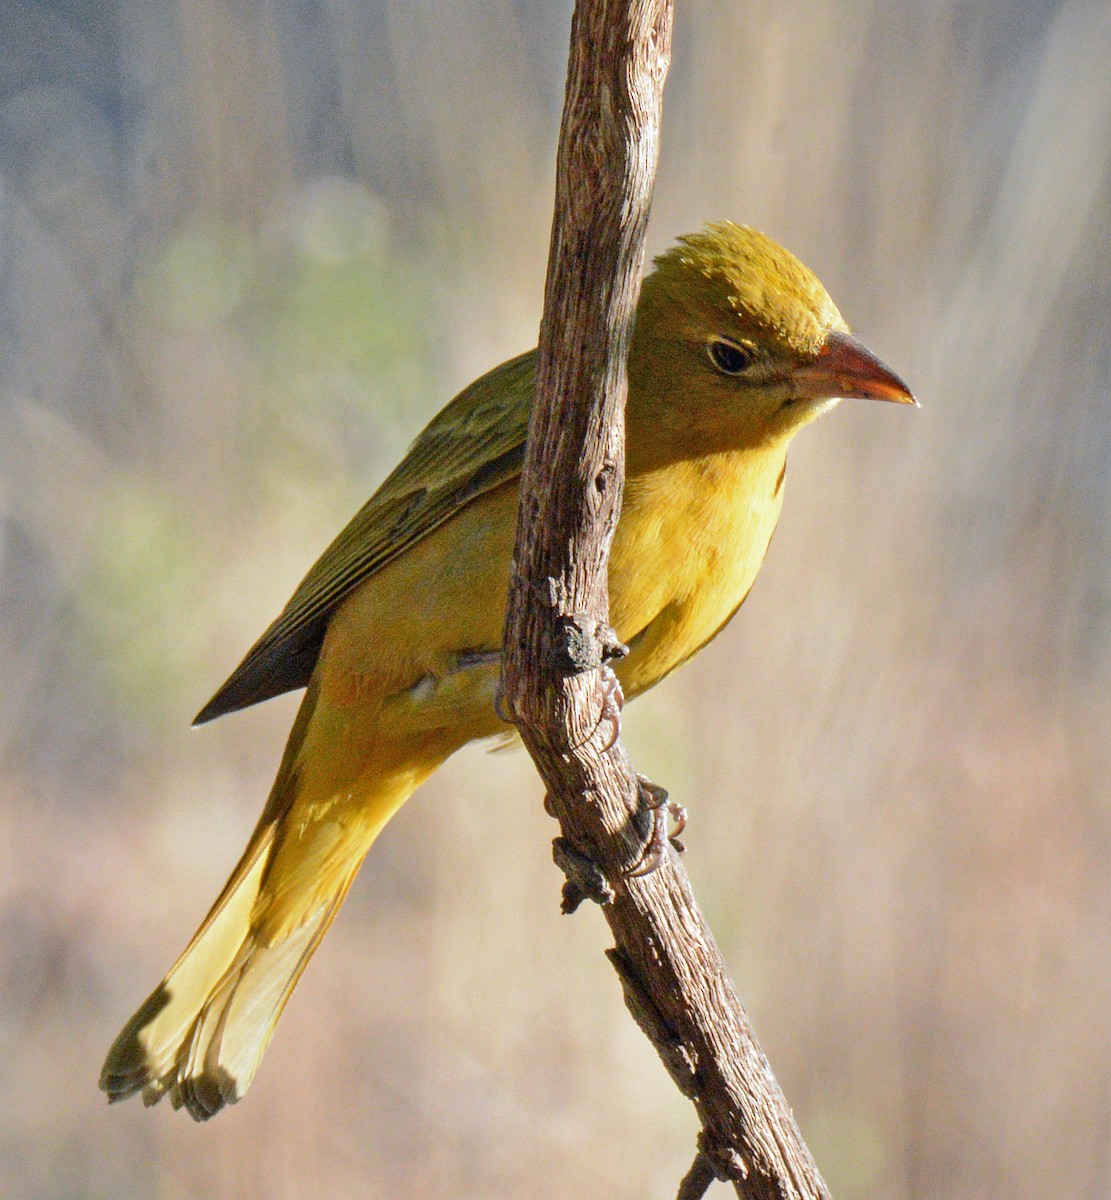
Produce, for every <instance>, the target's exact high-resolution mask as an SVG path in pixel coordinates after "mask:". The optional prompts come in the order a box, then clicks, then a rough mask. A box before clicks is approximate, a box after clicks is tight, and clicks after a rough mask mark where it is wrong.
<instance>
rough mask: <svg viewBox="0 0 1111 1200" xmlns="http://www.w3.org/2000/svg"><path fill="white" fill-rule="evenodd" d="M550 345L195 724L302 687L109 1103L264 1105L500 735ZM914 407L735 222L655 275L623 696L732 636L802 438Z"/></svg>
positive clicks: (276, 630)
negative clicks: (260, 804) (385, 872)
mask: <svg viewBox="0 0 1111 1200" xmlns="http://www.w3.org/2000/svg"><path fill="white" fill-rule="evenodd" d="M535 366H536V352H535V351H532V352H530V353H526V354H523V355H520V356H519V357H517V358H514V359H511V360H510V361H508V362H506V363H504V364H502V365H501V366H499V367H496V368H495V369H494V370H492V371H490V372H489V373H488V374H486V375H484V376H482V377H481V378H480V379H478V380H477V381H476V382H475V383H472V384H471V385H470V386H469V387H467V388H465V389H464V390H463V391H462V392H461V393H460V394H459V395H458V396H456V397H455V399H453V400H452V401H451V402H450V403H449V404H448V405H447V406H446V407H445V408H444V409H443V410H442V411H441V412H440V413H439V415H438V416H436V417H435V418H434V419H433V420H432V421H431V422H430V423H429V424H428V426H427V427H426V428H425V429H424V431H423V432H422V433H421V434H420V435H419V436H418V437H417V439H416V440H415V442H414V443H413V444H412V446H411V447H410V449H409V451H408V453H407V454H406V456H405V457H404V458H403V460H402V461H401V463H400V465H399V466H398V467H397V468H396V469H395V470H394V471H393V472H392V474H390V475H389V476H388V477H387V478H386V480H385V482H384V483H383V484H382V485H381V486H380V487H379V489H378V490H377V491H376V492H375V493H374V495H373V496H372V497H371V499H370V500H369V501H368V502H367V503H366V505H365V506H364V507H363V508H362V509H361V510H360V511H359V512H358V513H357V514H356V515H355V517H354V518H353V519H352V520H351V522H350V523H349V524H348V525H347V527H346V528H345V529H344V530H343V531H342V532H341V533H340V534H339V536H338V537H337V538H336V539H335V541H333V542H332V544H331V545H330V546H329V547H328V548H327V549H326V550H325V551H324V553H323V555H322V556H321V557H320V559H319V560H318V562H317V563H316V565H315V566H313V567H312V568H311V570H310V571H309V572H308V574H307V575H306V576H305V578H304V580H303V581H302V583H301V584H300V585H299V587H298V588H297V590H296V591H295V592H294V594H293V596H292V598H291V599H290V601H289V602H288V604H287V605H286V606H285V608H284V609H283V610H282V611H281V613H280V614H279V616H278V617H277V619H276V620H275V621H274V622H273V623H272V624H271V625H270V627H269V628H268V629H267V630H266V631H265V632H264V633H263V634H262V636H261V637H260V638H259V640H258V641H257V642H256V643H255V645H254V646H253V647H252V648H251V650H250V651H249V652H248V653H247V655H246V657H245V658H244V659H243V661H242V663H241V664H240V665H239V667H238V668H237V669H236V670H235V671H234V672H233V674H232V675H231V676H230V678H229V679H228V680H227V682H226V683H225V684H224V685H223V686H222V687H221V688H220V689H219V691H218V692H217V693H216V694H215V695H214V696H213V698H212V699H211V700H210V701H209V702H208V704H206V705H205V707H204V708H203V709H202V710H201V711H200V713H199V714H198V715H197V718H196V721H195V724H202V723H204V722H207V721H210V720H212V719H213V718H216V717H219V716H223V715H225V714H227V713H231V712H234V711H236V710H238V709H242V708H245V707H247V706H248V705H252V704H256V703H258V702H260V701H263V700H266V699H268V698H270V697H272V696H277V695H280V694H282V693H284V692H287V691H292V690H296V689H301V688H303V689H305V694H304V697H303V699H302V701H301V705H300V708H299V710H298V712H297V716H296V718H295V720H294V724H293V728H292V731H291V733H290V736H289V740H288V743H287V745H286V748H285V752H284V754H283V756H282V759H281V762H280V765H279V768H278V772H277V777H276V779H275V782H274V785H273V788H272V790H271V792H270V795H269V798H268V799H267V801H266V805H265V807H264V809H263V812H262V815H261V817H260V818H259V821H258V824H257V825H256V826H255V828H254V832H253V833H252V834H251V837H250V840H249V842H248V844H247V848H246V850H245V851H244V852H243V855H242V857H241V858H240V859H239V862H238V863H237V864H236V866H235V868H234V870H233V871H232V873H231V876H230V878H229V879H228V881H227V883H226V885H225V887H224V889H223V891H222V892H221V893H220V894H219V896H218V897H217V899H216V901H215V903H214V904H213V906H212V909H211V910H210V912H209V913H208V915H207V916H206V917H205V919H204V921H203V923H202V924H201V926H200V928H199V929H198V931H197V933H196V934H195V936H194V937H193V939H192V941H190V943H189V944H188V946H187V947H186V949H185V951H184V952H183V953H182V955H181V957H180V958H179V959H178V960H177V962H176V963H175V964H174V965H173V966H172V967H171V968H170V971H169V973H168V974H167V975H166V977H165V978H164V979H163V981H162V982H161V983H160V984H159V985H158V987H157V988H156V989H155V990H154V992H153V993H152V994H151V995H150V996H149V998H148V999H147V1000H146V1001H145V1003H143V1005H142V1006H141V1007H140V1008H139V1009H138V1011H137V1012H136V1013H135V1015H134V1016H133V1017H132V1019H131V1020H130V1021H129V1022H128V1023H127V1025H126V1026H125V1027H124V1029H123V1030H122V1032H121V1033H120V1035H119V1037H118V1038H117V1039H116V1041H115V1043H114V1044H113V1045H112V1047H111V1049H110V1051H109V1053H108V1056H107V1059H106V1061H105V1064H104V1068H103V1072H102V1074H101V1078H100V1087H101V1088H102V1090H103V1091H105V1092H106V1093H107V1094H108V1098H109V1100H110V1101H117V1100H122V1099H124V1098H126V1097H128V1096H131V1095H134V1094H135V1093H141V1094H142V1097H143V1100H144V1102H145V1103H147V1104H148V1105H149V1104H153V1103H156V1102H157V1101H159V1100H160V1099H161V1098H162V1097H163V1096H166V1095H168V1096H169V1098H170V1101H171V1103H172V1105H173V1107H175V1108H181V1107H184V1108H185V1109H186V1110H187V1111H188V1113H189V1114H190V1115H191V1116H192V1117H193V1118H194V1119H196V1120H199V1121H200V1120H206V1119H208V1118H209V1117H211V1116H213V1115H214V1114H215V1113H217V1112H218V1111H220V1110H221V1109H222V1108H223V1107H224V1106H225V1105H227V1104H230V1103H234V1102H236V1101H238V1100H240V1099H241V1098H242V1097H243V1096H244V1095H245V1093H246V1092H247V1089H248V1087H249V1086H250V1084H251V1081H252V1079H253V1078H254V1076H255V1072H256V1070H257V1069H258V1066H259V1063H260V1061H261V1059H262V1057H263V1054H264V1052H265V1050H266V1048H267V1045H268V1044H269V1042H270V1038H271V1035H272V1033H273V1031H274V1027H275V1025H276V1023H277V1021H278V1018H279V1016H280V1014H281V1012H282V1009H283V1008H284V1006H285V1004H286V1001H287V1000H288V999H289V996H290V994H291V992H292V991H293V988H294V986H295V985H296V983H297V981H298V979H299V978H300V976H301V973H302V972H303V970H304V969H305V966H306V964H307V963H308V960H309V958H310V957H311V956H312V954H313V952H314V951H315V950H316V948H317V946H318V945H319V944H320V941H321V938H323V936H324V934H325V933H326V932H327V930H328V928H329V926H330V925H331V923H332V921H333V919H334V918H335V916H336V913H337V912H338V910H339V908H340V905H341V904H342V902H343V900H344V897H345V896H346V894H347V891H348V889H349V888H350V886H351V883H352V881H353V880H354V878H355V875H356V873H357V871H358V870H359V867H360V866H361V864H362V862H363V859H364V857H365V856H366V854H367V852H368V850H369V849H370V847H371V844H372V843H373V842H374V840H375V838H376V837H377V836H378V834H379V833H380V832H381V830H382V829H383V827H384V826H385V825H386V823H387V822H388V821H389V820H390V818H391V817H392V816H393V815H394V814H395V813H396V812H397V810H398V809H399V808H400V806H401V805H402V804H403V803H404V802H405V801H406V800H407V799H408V798H409V796H410V795H411V794H412V793H413V792H414V791H415V790H416V789H417V787H419V785H420V784H421V783H422V782H423V781H424V780H425V779H427V778H428V776H429V775H430V774H432V772H434V771H435V770H436V769H437V768H438V767H439V766H440V765H441V764H442V763H443V762H444V761H445V760H446V759H447V758H448V757H449V756H450V755H451V754H452V753H454V752H455V751H456V750H458V749H459V748H460V747H462V746H463V745H464V744H466V743H468V742H471V741H474V740H476V739H483V738H493V737H497V736H498V735H503V736H504V734H505V733H506V731H507V726H506V724H505V722H504V720H503V718H502V715H500V714H499V704H498V699H499V686H500V674H501V644H502V635H503V622H504V614H505V604H506V595H507V587H508V580H509V574H510V564H511V560H512V555H513V544H514V535H515V524H516V511H517V502H518V494H519V484H520V472H521V468H522V463H523V460H524V448H525V438H526V434H527V429H528V421H529V412H530V405H531V396H532V388H533V381H534V374H535ZM853 398H861V399H872V400H883V401H894V402H899V403H904V404H913V405H916V404H917V401H916V400H915V398H914V396H913V395H912V393H911V392H910V390H909V389H908V387H907V386H906V384H904V383H903V382H902V380H901V379H900V378H899V377H898V376H897V375H895V374H894V373H893V372H892V371H891V370H890V369H889V368H888V367H887V366H885V365H884V364H883V362H881V361H880V359H879V358H877V357H876V356H875V355H874V354H872V353H871V352H870V351H869V350H868V349H866V348H865V346H864V345H863V344H862V343H861V342H860V341H858V340H857V339H856V338H854V337H853V336H852V334H851V333H850V332H849V328H848V326H847V325H846V323H845V321H844V320H843V319H842V317H841V314H840V312H839V311H838V310H837V308H836V306H835V305H834V303H833V301H832V300H831V299H830V297H829V294H828V293H827V292H826V290H825V288H824V287H823V286H822V284H821V283H820V282H819V281H818V279H817V277H816V276H815V275H814V274H813V272H811V271H810V270H809V269H808V268H807V267H805V266H804V265H803V264H802V263H801V262H800V261H799V260H798V259H797V258H795V257H794V255H792V254H791V253H790V252H789V251H787V250H785V249H784V248H783V247H782V246H780V245H778V244H777V243H776V242H774V241H773V240H772V239H771V238H769V237H768V236H767V235H765V234H763V233H761V232H759V231H757V230H755V229H752V228H749V227H746V226H742V225H736V224H733V223H731V222H722V223H718V224H711V225H707V226H704V227H703V228H702V229H701V230H699V231H698V232H695V233H693V234H689V235H687V236H685V237H682V238H679V239H678V240H677V242H676V243H675V244H674V245H673V246H672V247H670V248H669V249H668V250H666V251H665V252H664V253H663V254H661V255H660V256H659V257H658V258H657V259H656V260H655V263H654V269H653V270H652V271H651V272H650V273H648V274H647V276H646V277H645V279H644V281H643V285H642V289H641V294H640V298H639V301H638V304H637V308H636V314H635V323H634V328H633V333H632V337H631V341H630V349H629V355H628V395H627V401H626V410H625V419H626V447H627V448H626V467H625V487H624V498H623V504H622V508H621V513H620V518H619V520H618V524H617V527H616V531H615V533H614V537H613V542H612V548H611V554H610V560H609V599H610V613H609V620H610V622H611V624H612V626H613V628H614V630H615V632H616V634H617V636H618V637H619V638H620V640H621V642H623V643H624V644H625V645H626V646H627V647H628V653H627V655H625V656H624V657H623V658H622V659H621V660H620V661H619V662H617V663H616V664H615V670H616V674H617V677H618V681H619V684H620V687H621V689H622V691H623V692H624V695H625V696H626V697H629V698H632V697H635V696H637V695H639V694H640V693H642V692H644V691H646V690H647V689H648V688H650V687H653V686H654V685H655V684H656V683H658V682H659V681H660V680H662V679H663V678H664V677H665V676H667V675H669V674H670V673H671V672H672V671H674V670H675V669H676V668H677V667H679V666H681V665H682V664H683V663H685V662H686V661H687V660H688V659H690V658H691V656H692V655H694V654H695V653H697V652H698V651H699V650H700V649H702V647H703V646H705V645H706V644H707V643H708V642H709V641H711V640H712V639H713V638H714V637H715V636H716V634H717V633H718V632H720V630H721V629H722V628H723V627H724V626H725V625H726V624H727V623H728V621H729V620H730V619H731V617H732V616H733V615H734V614H735V613H736V611H737V609H738V608H739V607H740V606H741V604H742V603H743V601H744V599H745V597H746V596H747V595H748V592H749V589H750V587H751V586H752V584H753V581H754V579H755V577H756V574H757V571H758V570H759V568H760V565H761V563H762V562H763V559H764V555H765V551H766V550H767V547H768V543H769V541H770V539H771V536H772V533H773V531H774V529H775V526H776V522H777V520H778V517H779V512H780V506H781V503H782V498H783V484H784V475H785V471H786V458H787V449H788V445H789V443H790V441H791V439H792V438H793V437H794V435H795V434H796V433H797V432H798V431H799V430H800V429H802V428H803V427H804V426H805V425H807V424H809V423H810V422H811V421H813V420H814V419H815V418H816V417H818V416H820V415H821V414H823V413H825V412H827V411H828V410H829V409H831V408H832V407H833V406H834V405H835V404H837V403H838V401H839V400H842V399H853Z"/></svg>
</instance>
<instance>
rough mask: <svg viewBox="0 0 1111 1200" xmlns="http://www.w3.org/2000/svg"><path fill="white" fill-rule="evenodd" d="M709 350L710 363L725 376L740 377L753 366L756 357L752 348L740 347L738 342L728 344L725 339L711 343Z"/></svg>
mask: <svg viewBox="0 0 1111 1200" xmlns="http://www.w3.org/2000/svg"><path fill="white" fill-rule="evenodd" d="M708 350H709V354H710V362H712V363H713V364H714V366H715V367H717V369H718V370H719V371H720V372H721V373H722V374H723V375H740V374H741V372H742V371H745V370H747V369H748V368H749V367H750V366H751V365H752V360H753V358H754V357H755V355H754V353H753V351H752V349H751V347H749V346H738V345H737V343H736V342H727V341H725V339H724V338H719V339H718V340H717V341H714V342H711V343H710V345H709V347H708Z"/></svg>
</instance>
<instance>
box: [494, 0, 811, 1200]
mask: <svg viewBox="0 0 1111 1200" xmlns="http://www.w3.org/2000/svg"><path fill="white" fill-rule="evenodd" d="M671 26H672V5H671V2H670V0H578V3H577V4H576V7H575V14H574V18H573V21H572V31H571V52H570V60H569V65H568V79H567V94H566V100H565V106H564V112H563V123H562V126H561V130H560V143H559V159H558V164H557V179H556V208H555V218H554V222H553V226H552V239H551V250H550V257H549V262H548V277H547V283H546V288H545V298H544V317H543V321H542V324H541V328H540V348H539V359H538V363H537V382H536V393H535V401H534V406H533V412H532V421H531V425H530V428H529V440H528V449H527V452H526V460H525V466H524V474H523V478H522V484H521V504H520V510H519V514H518V524H517V544H516V551H515V554H514V565H513V575H512V579H511V582H510V594H509V607H508V614H507V622H506V636H505V678H504V690H505V702H506V704H507V706H508V709H509V711H510V712H511V713H512V714H513V717H514V720H515V721H516V724H517V727H518V729H519V731H520V733H521V736H522V738H523V739H524V742H525V745H526V746H527V747H528V750H529V753H530V754H531V755H532V757H533V760H534V761H535V763H536V765H537V768H538V769H539V771H540V774H541V776H542V778H543V780H544V782H545V785H546V787H547V789H548V796H549V805H550V807H551V809H552V811H553V813H554V814H555V815H556V816H557V817H558V819H559V822H560V826H561V830H562V835H563V836H562V838H560V839H557V842H556V847H555V849H556V855H557V861H560V862H561V865H562V866H563V867H564V869H565V870H566V871H568V873H569V878H570V879H571V880H573V881H574V882H571V883H569V885H568V887H567V888H565V904H566V900H567V898H568V897H570V898H571V899H572V900H575V899H577V898H581V896H582V894H584V893H587V894H590V893H593V894H594V898H596V899H599V900H604V901H605V902H604V903H603V905H602V911H603V912H604V914H605V916H606V920H607V921H608V922H609V925H610V928H611V930H612V932H613V936H614V942H615V945H614V948H613V949H612V950H610V951H609V952H608V954H609V957H610V960H611V962H612V963H613V965H614V968H615V969H616V971H617V974H618V976H619V978H620V980H621V985H622V988H623V990H624V993H625V1002H626V1004H627V1006H628V1008H629V1011H630V1012H631V1013H632V1015H633V1017H634V1018H635V1019H636V1021H637V1023H638V1024H639V1025H640V1027H641V1029H642V1030H644V1032H645V1034H646V1035H647V1036H648V1037H649V1039H650V1040H651V1041H652V1043H653V1045H654V1046H655V1047H656V1049H657V1051H658V1052H659V1054H660V1057H661V1058H662V1060H663V1062H664V1065H665V1066H666V1067H667V1069H668V1071H669V1073H670V1074H671V1077H672V1079H673V1080H674V1081H675V1083H676V1085H677V1086H678V1087H679V1089H680V1091H682V1092H683V1094H684V1095H686V1096H688V1097H689V1098H690V1099H691V1100H692V1102H693V1103H694V1105H695V1108H696V1110H697V1112H698V1116H699V1119H700V1120H701V1122H702V1127H703V1128H702V1133H701V1135H700V1137H699V1146H698V1154H697V1157H696V1158H695V1161H694V1164H693V1166H692V1167H691V1170H690V1171H689V1172H688V1174H687V1176H686V1178H685V1179H684V1180H683V1182H682V1185H681V1190H680V1195H681V1196H683V1197H685V1198H687V1200H690V1198H696V1197H698V1196H701V1195H702V1194H704V1192H705V1190H706V1189H707V1187H709V1185H710V1182H711V1181H712V1179H714V1178H719V1179H728V1180H729V1181H731V1182H732V1183H733V1185H734V1187H735V1188H736V1191H737V1194H738V1195H740V1196H742V1197H745V1198H751V1200H756V1198H761V1200H770V1198H772V1197H778V1198H782V1200H820V1198H826V1197H828V1192H827V1190H826V1187H825V1184H824V1183H823V1182H822V1179H821V1176H820V1175H819V1174H818V1170H817V1167H816V1166H815V1164H814V1162H813V1159H812V1158H811V1156H810V1153H809V1151H808V1150H807V1148H806V1146H805V1144H804V1143H803V1141H802V1138H801V1136H800V1134H799V1131H798V1128H797V1126H796V1125H795V1122H794V1119H793V1117H792V1115H791V1112H790V1110H789V1109H788V1107H787V1104H786V1101H785V1100H784V1098H783V1094H782V1092H781V1091H780V1089H779V1086H778V1084H777V1083H776V1081H775V1078H774V1077H773V1075H772V1072H771V1069H770V1067H769V1066H768V1062H767V1060H766V1058H765V1057H764V1055H763V1053H762V1052H761V1051H760V1048H759V1046H758V1045H757V1043H756V1040H755V1038H754V1036H753V1034H752V1030H751V1028H750V1026H749V1024H748V1020H747V1018H746V1016H745V1014H744V1011H743V1009H742V1008H741V1004H740V1001H739V1000H738V998H737V994H736V992H735V990H734V988H733V985H732V983H731V981H730V979H729V976H728V974H727V972H726V969H725V963H724V961H723V960H722V958H721V955H720V953H719V952H718V949H717V946H716V945H715V944H714V940H713V937H712V935H711V933H710V930H709V928H708V927H707V925H706V923H705V921H704V920H703V918H702V915H701V913H700V912H699V910H698V906H697V904H696V903H695V899H694V895H693V893H692V891H691V888H690V884H689V881H688V880H687V876H686V873H685V871H684V870H683V868H682V866H681V865H680V864H679V862H678V860H677V859H676V858H675V857H674V855H671V854H665V855H664V858H663V861H662V864H661V866H660V868H659V869H658V870H656V871H655V872H653V873H652V874H650V875H647V876H645V877H634V876H632V875H630V873H629V872H630V869H631V868H632V867H633V866H634V865H635V864H636V863H637V862H638V861H639V860H640V858H641V856H642V854H643V852H644V847H645V841H646V837H647V835H648V831H649V829H650V827H651V824H652V818H651V815H650V814H648V813H647V812H646V802H645V793H644V791H643V789H642V787H641V786H640V785H639V784H638V779H637V776H636V774H635V772H634V771H633V769H632V766H631V764H630V762H629V759H628V757H627V756H626V754H625V751H624V749H623V747H622V746H621V743H620V741H616V742H613V738H612V730H613V728H614V726H613V723H612V721H610V720H608V719H607V716H606V713H607V707H606V706H607V688H606V686H605V680H606V678H607V672H608V668H607V667H606V666H605V661H606V659H607V658H608V657H610V656H612V655H613V653H614V651H615V641H616V639H615V638H614V636H613V634H612V631H611V630H610V629H609V626H608V624H607V613H608V599H607V585H606V567H607V561H608V557H609V548H610V543H611V540H612V537H613V531H614V528H615V526H616V523H617V518H618V513H619V510H620V502H621V489H622V483H623V475H624V421H623V412H624V401H625V392H626V375H625V358H626V354H627V351H628V345H629V336H630V331H631V326H632V319H633V313H634V309H635V306H636V299H637V295H638V292H639V287H640V272H641V266H642V263H643V257H644V231H645V226H646V224H647V219H648V211H649V206H650V203H651V195H652V184H653V178H654V175H655V169H656V161H657V157H658V146H659V121H660V109H661V103H662V93H663V83H664V78H665V76H666V73H667V67H668V64H669V61H670V49H671ZM610 678H612V676H610ZM611 742H613V744H612V745H611V744H610V743H611ZM594 864H596V865H597V867H598V868H600V870H601V873H602V875H603V876H604V881H599V882H601V886H600V887H595V886H592V884H591V882H590V872H591V868H592V866H593V865H594Z"/></svg>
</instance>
